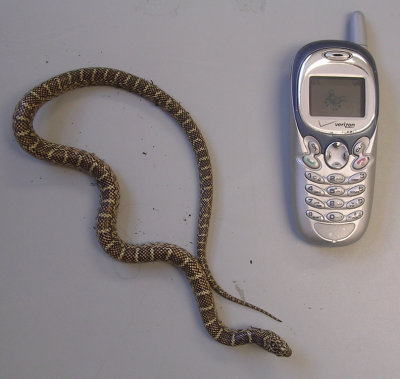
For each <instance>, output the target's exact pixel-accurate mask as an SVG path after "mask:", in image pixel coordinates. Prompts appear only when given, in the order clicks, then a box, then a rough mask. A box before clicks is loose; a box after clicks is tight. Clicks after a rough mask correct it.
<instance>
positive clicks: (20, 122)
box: [13, 67, 291, 356]
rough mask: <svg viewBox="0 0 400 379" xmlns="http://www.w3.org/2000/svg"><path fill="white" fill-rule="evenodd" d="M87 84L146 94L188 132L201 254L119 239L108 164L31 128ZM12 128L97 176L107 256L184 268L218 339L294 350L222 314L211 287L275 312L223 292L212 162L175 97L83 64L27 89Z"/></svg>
mask: <svg viewBox="0 0 400 379" xmlns="http://www.w3.org/2000/svg"><path fill="white" fill-rule="evenodd" d="M89 86H111V87H115V88H121V89H124V90H126V91H129V92H132V93H134V94H137V95H139V96H141V97H143V98H146V99H148V100H149V101H151V102H153V103H154V104H155V105H157V106H159V107H161V108H162V109H163V110H164V111H166V112H167V113H168V114H170V115H171V116H172V117H173V118H174V119H175V120H176V121H177V122H178V124H180V126H181V127H182V129H183V130H184V131H185V133H186V135H187V137H188V139H189V141H190V143H191V145H192V147H193V150H194V153H195V155H196V160H197V165H198V172H199V179H200V180H199V181H200V207H199V216H198V234H197V256H198V258H197V259H196V258H195V257H194V256H193V255H191V254H190V253H189V252H188V251H186V250H185V249H183V248H181V247H179V246H176V245H172V244H167V243H161V242H160V243H148V244H131V243H127V242H125V241H123V240H121V238H120V237H119V236H118V233H117V229H116V217H117V210H118V205H119V199H120V193H119V186H118V182H117V179H116V177H115V175H114V173H113V171H112V169H111V168H110V166H109V165H108V164H107V163H106V162H104V161H103V160H101V159H100V158H98V157H97V156H96V155H95V154H92V153H88V152H86V151H84V150H81V149H77V148H74V147H69V146H64V145H60V144H56V143H53V142H50V141H46V140H44V139H42V138H41V137H39V136H38V135H37V134H36V133H35V131H34V130H33V119H34V117H35V114H36V113H37V111H38V110H39V108H40V107H41V106H42V105H43V104H44V103H46V102H47V101H49V100H51V99H53V98H55V97H57V96H59V95H61V94H63V93H65V92H67V91H70V90H73V89H76V88H81V87H89ZM13 129H14V135H15V137H16V139H17V141H18V142H19V144H20V145H21V147H22V148H23V149H24V150H25V151H27V152H28V153H30V154H31V155H33V156H34V157H35V158H38V159H42V160H46V161H49V162H53V163H55V164H58V165H62V166H68V167H72V168H75V169H78V170H81V171H83V172H85V173H87V174H89V175H91V176H92V177H93V178H95V180H96V183H97V185H98V187H99V190H100V206H99V211H98V215H97V226H96V231H97V236H98V239H99V242H100V244H101V246H102V247H103V249H104V250H105V251H106V252H107V253H108V254H109V255H111V256H112V257H113V258H115V259H117V260H119V261H121V262H126V263H145V262H154V261H164V262H170V263H172V264H174V265H175V266H176V267H178V268H179V269H180V270H182V271H183V273H184V274H185V276H186V278H187V280H188V281H189V283H190V285H191V287H192V289H193V292H194V296H195V298H196V300H197V303H198V306H199V311H200V315H201V318H202V320H203V323H204V326H205V328H206V329H207V331H208V333H209V334H210V335H211V336H212V337H213V338H214V339H215V340H216V341H218V342H220V343H222V344H225V345H229V346H238V345H243V344H247V343H255V344H257V345H259V346H261V347H262V348H264V349H265V350H267V351H269V352H271V353H274V354H276V355H278V356H290V355H291V350H290V348H289V346H288V345H287V343H286V342H285V341H284V340H282V339H281V338H280V337H279V336H278V335H277V334H275V333H274V332H272V331H269V330H263V329H258V328H253V327H250V328H247V329H242V330H235V329H229V328H227V327H225V326H224V325H223V324H222V322H221V321H220V319H219V318H218V315H217V312H216V308H215V304H214V298H213V294H212V289H213V290H215V291H216V292H217V293H219V294H220V295H222V296H224V297H225V298H227V299H229V300H231V301H234V302H236V303H238V304H242V305H245V306H247V307H249V308H252V309H255V310H257V311H260V312H262V313H264V314H266V315H268V316H270V317H272V318H275V317H274V316H272V315H271V314H270V313H268V312H266V311H265V310H263V309H261V308H259V307H256V306H254V305H252V304H249V303H247V302H245V301H243V300H241V299H238V298H236V297H234V296H232V295H230V294H228V293H227V292H225V291H224V290H223V289H222V288H221V287H220V286H219V285H218V284H217V283H216V281H215V280H214V278H213V276H212V274H211V272H210V270H209V267H208V264H207V259H206V244H207V235H208V228H209V221H210V217H211V206H212V193H213V185H212V171H211V162H210V158H209V154H208V150H207V146H206V144H205V141H204V138H203V137H202V135H201V133H200V130H199V129H198V127H197V125H196V123H195V122H194V121H193V119H192V118H191V116H190V114H189V113H188V112H187V111H186V110H185V109H184V108H183V107H182V106H181V105H180V104H179V103H178V102H177V101H176V100H174V99H173V98H172V97H171V96H169V95H168V94H167V93H166V92H164V91H163V90H161V89H160V88H158V87H157V86H156V85H154V84H153V83H152V82H149V81H146V80H144V79H142V78H139V77H137V76H135V75H131V74H128V73H126V72H123V71H120V70H115V69H111V68H103V67H100V68H99V67H93V68H83V69H79V70H74V71H69V72H66V73H64V74H61V75H58V76H55V77H53V78H51V79H49V80H47V81H45V82H43V83H42V84H40V85H39V86H37V87H35V88H33V89H32V90H31V91H29V92H28V93H27V94H26V95H25V96H24V97H23V98H22V99H21V101H20V102H19V103H18V104H17V106H16V108H15V112H14V116H13ZM275 319H276V318H275Z"/></svg>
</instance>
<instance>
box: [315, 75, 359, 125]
mask: <svg viewBox="0 0 400 379" xmlns="http://www.w3.org/2000/svg"><path fill="white" fill-rule="evenodd" d="M310 114H311V116H326V117H364V116H365V80H364V78H356V77H332V76H311V77H310Z"/></svg>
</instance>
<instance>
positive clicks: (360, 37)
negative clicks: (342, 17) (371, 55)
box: [347, 11, 367, 48]
mask: <svg viewBox="0 0 400 379" xmlns="http://www.w3.org/2000/svg"><path fill="white" fill-rule="evenodd" d="M347 32H348V40H349V41H350V42H354V43H358V44H359V45H361V46H362V47H365V48H367V33H366V28H365V17H364V15H363V14H362V13H361V12H360V11H357V12H354V13H352V14H351V15H350V18H349V23H348V30H347Z"/></svg>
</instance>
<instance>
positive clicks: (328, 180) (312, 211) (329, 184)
mask: <svg viewBox="0 0 400 379" xmlns="http://www.w3.org/2000/svg"><path fill="white" fill-rule="evenodd" d="M368 142H369V140H368V139H366V138H364V137H363V138H361V139H360V140H359V141H357V143H356V144H355V145H354V147H353V149H352V156H349V155H348V153H347V149H344V147H343V146H342V144H339V143H338V144H331V145H330V149H327V151H326V152H325V153H324V154H323V153H321V148H320V146H319V144H318V142H317V140H316V139H315V138H313V137H310V136H309V137H306V138H305V143H306V146H307V148H308V151H307V153H306V154H304V155H303V157H302V161H303V163H304V164H305V165H306V166H307V167H308V168H309V170H306V172H305V173H304V175H305V179H306V183H305V190H306V192H307V195H306V197H305V203H306V204H307V210H306V216H307V217H308V218H310V219H311V220H314V221H318V222H326V223H341V224H342V223H345V222H354V221H357V220H359V219H360V218H361V217H363V215H364V211H363V210H362V208H361V209H357V208H360V207H362V206H363V205H364V204H365V198H364V197H363V196H362V195H363V193H364V192H365V191H366V186H365V185H364V184H365V183H363V182H364V181H365V180H366V178H367V173H366V172H365V171H362V168H363V167H365V166H366V165H367V164H368V163H369V161H370V157H369V156H368V155H366V153H365V152H366V148H367V146H368ZM318 156H319V157H323V158H322V162H323V163H321V161H320V160H319V159H318ZM351 157H353V158H351ZM354 157H355V159H354ZM351 159H352V160H351ZM328 161H329V163H328ZM338 162H339V163H341V164H340V165H339V164H338ZM325 163H326V164H325ZM347 163H349V164H348V165H347ZM342 164H343V165H342ZM338 166H341V167H340V169H342V168H343V167H344V169H343V170H341V171H340V173H339V172H336V171H334V170H336V169H337V168H338ZM345 166H347V168H346V167H345ZM350 168H351V170H350ZM327 169H328V170H327ZM329 171H330V172H329Z"/></svg>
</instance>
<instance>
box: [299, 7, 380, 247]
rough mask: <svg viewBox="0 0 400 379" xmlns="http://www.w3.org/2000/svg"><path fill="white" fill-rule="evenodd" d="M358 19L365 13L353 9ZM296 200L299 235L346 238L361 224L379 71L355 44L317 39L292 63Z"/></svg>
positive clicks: (371, 168)
mask: <svg viewBox="0 0 400 379" xmlns="http://www.w3.org/2000/svg"><path fill="white" fill-rule="evenodd" d="M354 20H356V24H357V25H363V24H362V21H363V16H362V14H360V13H359V12H357V14H355V15H354ZM291 81H292V104H293V114H294V120H295V128H294V129H295V147H294V155H295V158H294V195H295V196H294V205H295V213H296V215H297V221H298V226H299V229H300V231H301V233H302V234H303V236H304V237H305V238H306V239H307V240H309V241H311V242H314V243H320V244H325V245H334V246H338V245H347V244H350V243H353V242H355V241H356V240H358V239H359V238H360V237H361V235H362V234H363V232H364V231H365V230H366V228H367V225H368V221H369V218H370V213H371V205H372V198H373V192H374V179H375V178H374V177H375V163H376V145H377V138H376V134H377V118H378V106H379V101H378V99H379V97H378V77H377V70H376V65H375V62H374V59H373V57H372V55H371V54H370V53H369V52H368V50H366V48H364V47H363V46H361V44H360V43H355V42H350V41H336V40H334V41H330V40H329V41H317V42H313V43H310V44H308V45H306V46H304V47H303V48H302V49H300V50H299V52H298V53H297V55H296V57H295V59H294V63H293V67H292V78H291Z"/></svg>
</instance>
